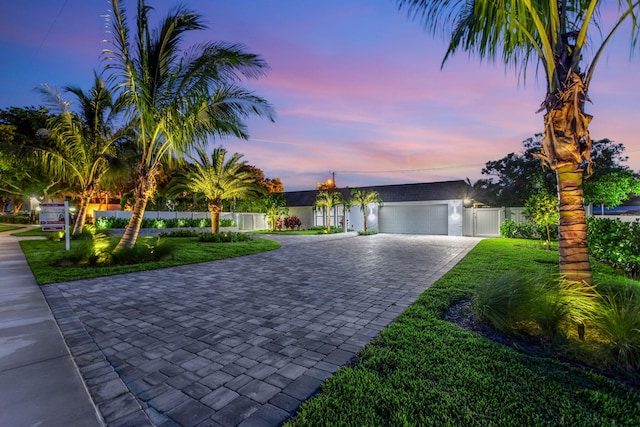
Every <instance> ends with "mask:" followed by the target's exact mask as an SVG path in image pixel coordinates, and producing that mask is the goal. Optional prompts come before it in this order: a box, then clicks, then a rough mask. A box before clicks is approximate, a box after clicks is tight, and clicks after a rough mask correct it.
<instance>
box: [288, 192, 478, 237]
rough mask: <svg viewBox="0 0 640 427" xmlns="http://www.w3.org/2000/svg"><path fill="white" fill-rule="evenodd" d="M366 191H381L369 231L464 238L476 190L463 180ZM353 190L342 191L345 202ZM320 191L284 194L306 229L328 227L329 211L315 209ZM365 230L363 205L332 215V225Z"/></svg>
mask: <svg viewBox="0 0 640 427" xmlns="http://www.w3.org/2000/svg"><path fill="white" fill-rule="evenodd" d="M358 188H359V189H360V190H362V191H377V192H378V194H380V198H381V199H382V201H383V203H382V207H379V206H378V205H377V204H371V205H369V206H367V229H371V228H374V229H377V230H378V231H379V232H380V233H403V234H438V235H448V236H462V235H463V207H464V201H465V200H467V199H468V198H469V195H470V194H471V190H472V187H471V186H470V185H469V184H468V183H467V182H465V181H463V180H457V181H443V182H428V183H419V184H398V185H380V186H372V187H358ZM351 190H352V189H351V188H339V189H336V190H335V191H339V192H340V193H342V196H343V197H344V198H345V199H349V198H351ZM317 194H318V190H309V191H289V192H284V193H283V195H284V199H285V201H286V203H287V207H288V208H289V216H297V217H298V218H300V220H301V222H302V227H303V228H309V227H311V226H318V225H326V224H327V212H326V209H314V208H313V205H314V203H315V201H316V196H317ZM345 220H346V225H347V227H348V228H350V229H354V230H357V231H360V230H362V229H363V225H364V224H363V223H364V217H363V214H362V211H361V207H360V206H351V208H350V209H348V210H347V211H346V212H345V210H344V207H343V206H336V207H335V208H333V209H332V212H331V225H332V226H338V227H344V221H345Z"/></svg>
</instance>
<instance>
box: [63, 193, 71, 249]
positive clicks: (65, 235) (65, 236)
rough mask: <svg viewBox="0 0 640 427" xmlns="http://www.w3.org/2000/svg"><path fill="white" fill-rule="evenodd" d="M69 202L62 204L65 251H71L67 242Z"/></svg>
mask: <svg viewBox="0 0 640 427" xmlns="http://www.w3.org/2000/svg"><path fill="white" fill-rule="evenodd" d="M69 240H70V239H69V202H67V201H66V200H65V202H64V247H65V249H66V250H69V249H71V243H70V241H69Z"/></svg>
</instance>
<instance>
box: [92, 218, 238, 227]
mask: <svg viewBox="0 0 640 427" xmlns="http://www.w3.org/2000/svg"><path fill="white" fill-rule="evenodd" d="M128 224H129V220H128V219H125V218H115V217H100V218H98V219H97V220H96V227H97V228H98V229H100V230H106V229H109V228H125V227H126V226H127V225H128ZM235 224H236V222H235V221H234V220H232V219H221V220H220V227H233V226H235ZM181 227H199V228H205V227H211V219H209V218H207V219H204V218H203V219H192V218H171V219H157V218H156V219H150V218H143V219H142V228H181Z"/></svg>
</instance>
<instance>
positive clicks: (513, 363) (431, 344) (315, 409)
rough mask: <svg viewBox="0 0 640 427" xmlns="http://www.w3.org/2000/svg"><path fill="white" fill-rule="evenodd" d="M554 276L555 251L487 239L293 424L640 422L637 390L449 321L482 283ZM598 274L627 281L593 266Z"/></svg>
mask: <svg viewBox="0 0 640 427" xmlns="http://www.w3.org/2000/svg"><path fill="white" fill-rule="evenodd" d="M508 270H513V271H517V272H519V273H520V274H523V275H529V274H540V273H546V274H553V272H557V270H558V253H557V252H556V251H546V250H541V249H536V248H534V247H533V245H532V244H531V243H530V242H527V241H523V240H511V239H487V240H483V241H482V242H480V243H479V244H478V246H477V247H476V248H474V249H473V250H472V251H471V252H470V253H469V254H468V255H467V256H466V257H465V258H464V259H463V260H462V261H461V262H460V263H459V264H458V265H457V266H455V267H454V268H453V269H452V270H450V271H449V272H448V273H447V274H446V275H445V276H443V277H442V278H441V279H440V280H438V281H437V282H436V283H435V284H434V285H433V286H432V287H431V288H430V289H428V290H426V291H425V292H424V293H423V294H422V295H421V296H420V297H419V298H418V300H417V301H416V302H415V303H414V304H413V305H412V306H411V307H409V308H408V309H407V310H405V311H404V312H403V313H402V314H401V316H400V317H399V318H398V319H397V320H396V321H395V322H394V323H393V324H391V325H390V326H389V327H388V328H386V329H384V330H383V331H382V332H381V334H380V336H379V337H378V338H377V339H375V340H374V341H373V342H372V343H371V344H370V345H369V346H367V347H366V348H365V350H363V352H362V353H361V354H360V355H359V360H358V362H357V363H356V364H355V365H354V366H353V367H349V368H342V369H340V370H339V371H338V372H337V373H336V375H334V376H333V377H331V378H329V379H328V380H327V381H326V382H325V383H324V384H323V387H322V391H321V392H320V393H319V394H318V395H317V396H316V397H314V398H313V399H311V400H309V401H307V402H306V403H304V404H303V405H302V406H301V408H300V410H299V411H298V413H297V414H296V416H295V417H294V418H293V419H292V420H291V421H290V422H289V423H288V425H289V426H338V425H340V426H514V427H516V426H517V427H521V426H605V425H606V426H638V425H640V391H639V390H637V389H634V388H631V387H629V386H626V385H624V384H620V383H618V382H616V381H614V380H610V379H608V378H605V377H603V376H600V375H597V374H594V373H591V372H589V371H587V370H583V369H578V368H574V367H571V366H569V365H567V364H563V363H561V362H558V361H557V360H554V359H550V358H538V357H532V356H527V355H523V354H520V353H518V352H516V351H514V350H512V349H511V348H509V347H506V346H503V345H500V344H497V343H494V342H493V341H491V340H489V339H486V338H483V337H481V336H479V335H477V334H475V333H473V332H469V331H466V330H463V329H461V328H460V327H458V326H457V325H455V324H452V323H450V322H447V321H445V320H443V319H442V314H443V312H444V311H445V310H446V309H447V308H448V307H449V306H450V305H451V304H452V303H453V302H455V301H457V300H459V299H461V298H464V297H466V296H468V295H470V293H471V290H472V289H473V287H474V285H475V284H476V283H478V282H479V281H482V280H487V279H491V278H492V277H496V276H498V275H501V274H502V273H503V272H504V271H508ZM594 276H595V277H596V280H601V281H606V280H620V277H619V275H617V273H616V272H615V271H613V270H612V269H610V268H608V267H606V266H602V265H601V264H598V263H595V262H594Z"/></svg>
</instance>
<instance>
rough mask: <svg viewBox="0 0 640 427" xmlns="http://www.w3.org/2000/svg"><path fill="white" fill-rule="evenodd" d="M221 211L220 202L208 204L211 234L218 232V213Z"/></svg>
mask: <svg viewBox="0 0 640 427" xmlns="http://www.w3.org/2000/svg"><path fill="white" fill-rule="evenodd" d="M221 211H222V201H220V202H218V201H214V202H211V203H210V204H209V212H210V213H211V232H212V233H213V234H216V233H219V232H220V212H221Z"/></svg>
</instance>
